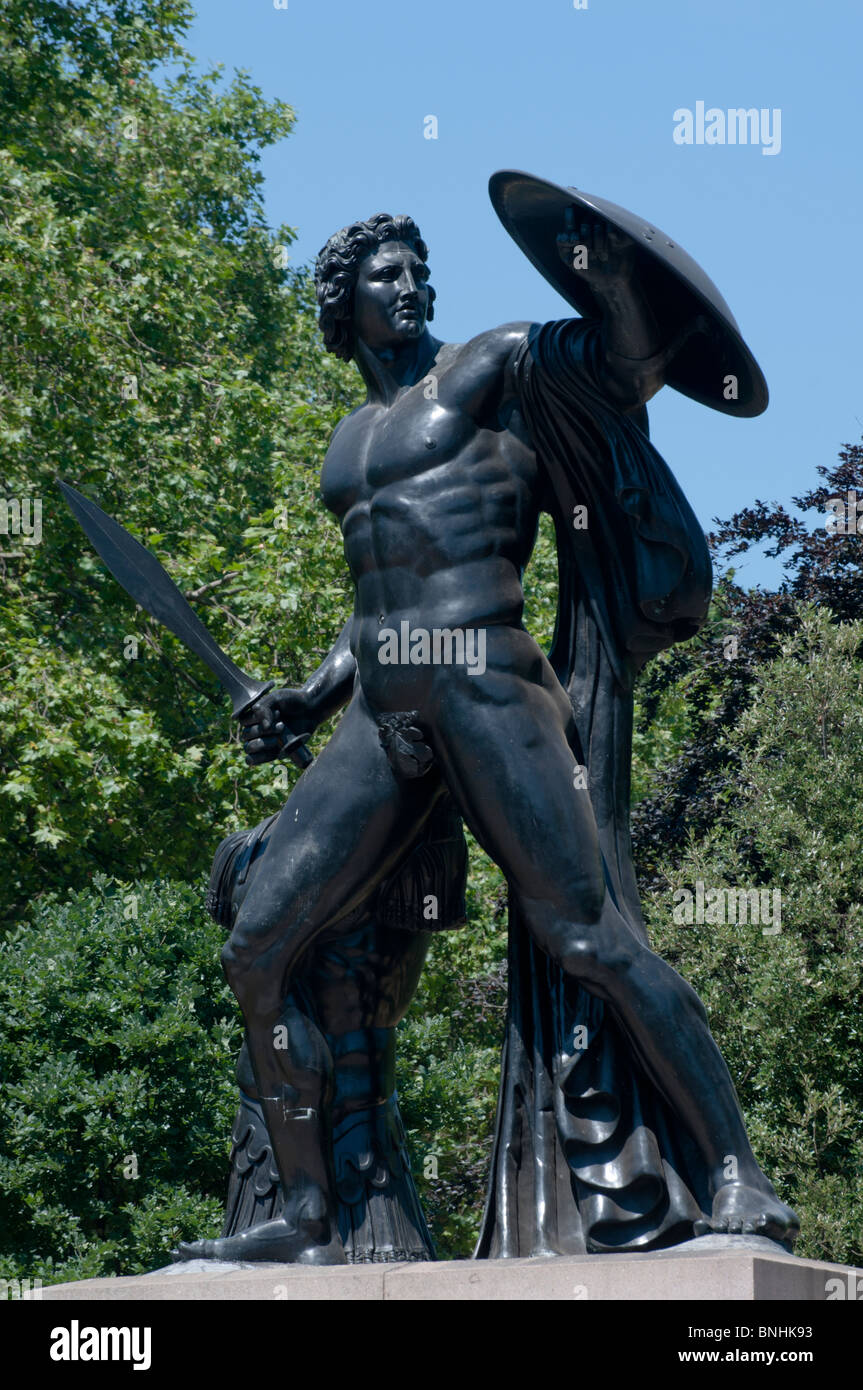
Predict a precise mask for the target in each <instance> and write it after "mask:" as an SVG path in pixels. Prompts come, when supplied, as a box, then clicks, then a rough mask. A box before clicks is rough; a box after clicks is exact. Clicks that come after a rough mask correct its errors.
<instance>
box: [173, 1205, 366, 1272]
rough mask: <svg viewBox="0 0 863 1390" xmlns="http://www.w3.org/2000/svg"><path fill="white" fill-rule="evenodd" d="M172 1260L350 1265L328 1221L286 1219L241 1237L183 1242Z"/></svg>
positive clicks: (269, 1223) (257, 1227)
mask: <svg viewBox="0 0 863 1390" xmlns="http://www.w3.org/2000/svg"><path fill="white" fill-rule="evenodd" d="M171 1259H172V1260H174V1261H175V1262H178V1261H180V1260H229V1261H231V1262H237V1261H243V1260H262V1261H269V1262H270V1263H274V1264H303V1265H343V1264H347V1256H346V1255H345V1249H344V1246H343V1245H342V1242H341V1240H340V1239H339V1236H338V1233H337V1232H336V1231H335V1228H334V1227H333V1225H332V1223H331V1222H330V1221H329V1220H327V1219H323V1220H309V1219H308V1218H305V1219H303V1220H300V1221H291V1220H289V1219H288V1220H286V1219H285V1217H283V1216H282V1217H279V1218H278V1219H277V1220H275V1221H266V1222H264V1223H263V1224H262V1225H260V1226H252V1227H251V1228H250V1229H249V1230H248V1231H241V1232H240V1233H239V1235H235V1236H220V1237H219V1238H218V1239H217V1240H192V1241H183V1243H182V1244H181V1245H180V1247H179V1249H177V1250H172V1251H171Z"/></svg>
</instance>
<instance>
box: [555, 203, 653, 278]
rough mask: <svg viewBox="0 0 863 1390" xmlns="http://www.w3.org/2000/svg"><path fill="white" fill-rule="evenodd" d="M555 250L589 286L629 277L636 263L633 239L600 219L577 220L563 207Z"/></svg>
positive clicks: (572, 211)
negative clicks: (562, 226) (562, 225)
mask: <svg viewBox="0 0 863 1390" xmlns="http://www.w3.org/2000/svg"><path fill="white" fill-rule="evenodd" d="M557 252H558V255H559V256H560V258H561V260H562V261H563V263H564V265H566V266H567V267H568V268H569V269H570V270H572V271H574V272H575V273H576V274H577V275H581V276H582V277H583V278H584V279H585V280H586V281H587V282H588V284H590V285H602V284H607V283H608V282H609V281H611V280H628V279H629V277H630V276H631V274H632V271H633V268H634V266H635V242H634V241H633V240H632V237H630V236H627V235H626V233H625V232H619V231H618V230H617V228H616V227H612V226H611V225H610V224H609V223H608V222H606V221H604V220H603V219H601V218H597V219H595V220H590V219H582V220H581V221H580V222H576V218H575V209H574V208H571V207H570V208H567V210H566V228H565V230H564V231H562V232H561V233H560V234H559V235H558V238H557Z"/></svg>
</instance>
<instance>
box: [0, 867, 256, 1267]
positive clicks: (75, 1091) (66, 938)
mask: <svg viewBox="0 0 863 1390" xmlns="http://www.w3.org/2000/svg"><path fill="white" fill-rule="evenodd" d="M202 888H203V885H202V884H201V882H200V881H198V880H194V879H193V880H192V881H191V882H190V883H189V884H180V883H171V884H166V883H158V882H152V883H143V884H137V883H133V884H130V885H126V886H124V885H122V884H119V883H115V882H112V881H110V880H108V879H106V878H104V877H102V876H101V875H99V876H97V878H96V880H95V882H94V885H93V888H92V889H87V890H84V891H82V892H80V893H77V894H73V895H71V896H70V897H69V898H68V900H67V901H65V902H58V901H56V900H52V899H51V898H50V897H43V898H42V899H41V900H40V902H39V904H38V905H37V907H36V908H35V911H34V915H33V920H32V921H31V922H30V923H28V925H27V926H21V927H18V928H15V929H14V930H13V931H12V932H10V933H8V934H7V935H6V937H5V938H4V939H3V940H2V942H0V1017H2V1019H3V1029H2V1032H0V1070H2V1074H3V1088H2V1093H0V1209H2V1213H3V1221H2V1245H0V1277H6V1278H14V1277H17V1276H18V1275H19V1274H20V1275H21V1276H22V1277H28V1278H41V1279H42V1280H43V1281H45V1282H56V1281H57V1280H59V1279H76V1278H82V1279H83V1278H93V1277H96V1276H97V1275H102V1274H111V1273H115V1272H118V1271H119V1272H124V1273H134V1272H144V1271H146V1270H147V1269H153V1268H156V1267H158V1266H159V1265H162V1264H166V1263H167V1261H168V1252H169V1251H170V1250H171V1249H172V1248H173V1247H174V1246H175V1245H176V1243H177V1241H178V1239H179V1240H182V1239H186V1238H194V1237H196V1236H198V1235H199V1234H200V1233H201V1231H202V1230H212V1229H216V1230H217V1229H218V1227H219V1225H220V1208H221V1204H222V1203H223V1201H224V1195H225V1191H226V1186H227V1173H228V1155H229V1152H230V1132H231V1123H232V1121H233V1117H234V1113H235V1110H236V1103H237V1093H236V1087H235V1085H234V1082H233V1076H232V1064H233V1059H234V1058H235V1056H236V1053H237V1051H238V1049H239V1045H240V1041H241V1038H242V1031H241V1027H240V1023H239V1020H238V1017H237V1010H236V1006H235V1004H234V999H233V996H232V995H231V993H230V991H229V989H228V987H227V985H226V984H225V981H224V979H223V977H222V972H221V969H220V966H219V947H220V944H221V937H222V933H221V930H220V929H219V928H218V927H217V926H216V924H215V923H214V922H213V921H212V920H211V919H210V918H209V917H208V916H207V914H206V913H205V912H204V911H203V907H202V902H203V892H202Z"/></svg>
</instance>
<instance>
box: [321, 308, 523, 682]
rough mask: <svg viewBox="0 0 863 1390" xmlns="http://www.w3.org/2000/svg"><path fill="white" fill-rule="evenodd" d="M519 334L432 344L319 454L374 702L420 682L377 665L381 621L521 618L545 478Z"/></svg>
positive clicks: (511, 330) (415, 624)
mask: <svg viewBox="0 0 863 1390" xmlns="http://www.w3.org/2000/svg"><path fill="white" fill-rule="evenodd" d="M528 328H529V325H528V324H526V323H525V324H509V325H505V326H504V327H503V328H499V329H495V330H493V331H491V332H489V333H484V334H481V335H480V336H479V337H477V338H474V339H472V340H471V341H470V342H469V343H467V344H465V345H463V346H456V345H452V344H444V345H442V346H441V348H440V350H439V351H438V354H437V357H436V359H435V361H434V363H433V364H432V365H431V366H430V367H429V368H428V369H427V371H426V373H425V375H424V376H423V377H422V378H421V379H420V380H419V381H418V382H417V383H416V384H415V385H413V386H410V387H407V388H403V389H402V390H400V391H399V393H398V395H397V396H396V398H395V399H394V400H393V401H392V402H391V403H390V404H389V405H384V404H379V403H369V404H366V405H364V406H362V407H360V408H359V410H357V411H355V412H354V413H353V414H352V415H350V416H349V417H348V418H347V419H346V420H345V421H344V422H343V423H342V425H341V426H340V427H339V428H338V430H337V431H336V434H335V436H334V438H333V442H332V444H331V446H330V449H329V451H328V453H327V457H326V459H325V461H324V468H323V473H322V477H321V488H322V492H323V497H324V501H325V503H326V505H327V506H328V507H329V509H330V510H331V511H332V512H333V513H334V514H335V515H336V517H337V518H338V520H339V523H340V525H341V528H342V533H343V535H344V543H345V555H346V558H347V561H348V564H349V566H350V570H351V573H352V575H353V578H354V581H355V583H356V620H355V624H354V629H353V638H352V649H353V652H354V656H355V657H356V660H357V664H358V668H359V673H360V680H361V683H362V685H363V689H364V690H365V692H366V694H367V695H368V697H369V698H370V699H371V700H373V702H374V703H375V704H376V705H377V706H378V707H379V708H391V709H396V708H406V707H408V706H406V704H405V701H406V700H409V699H410V698H411V695H412V691H413V687H414V686H416V684H417V683H418V681H419V680H421V678H422V673H421V672H418V671H417V670H416V668H410V667H407V668H399V669H396V668H394V667H392V666H382V665H381V663H380V661H379V653H380V645H381V644H380V633H381V630H382V629H386V628H389V629H394V630H396V631H401V628H400V625H401V624H402V623H403V622H404V621H407V622H408V623H409V624H410V627H411V629H419V628H422V629H425V630H427V631H431V630H433V629H434V628H450V629H455V628H475V629H477V628H488V627H490V626H497V625H506V626H510V627H518V626H519V625H520V623H521V616H522V609H523V603H524V598H523V593H522V587H521V575H522V570H523V568H524V566H525V564H526V563H527V561H528V559H529V557H530V553H531V550H532V548H533V544H534V540H535V537H536V528H537V521H538V515H539V510H540V504H541V500H542V499H541V480H540V475H539V470H538V466H537V462H536V458H535V455H534V452H533V449H532V447H531V445H530V442H529V439H528V436H527V432H526V429H525V427H524V423H523V421H522V419H521V417H520V415H519V412H518V410H517V407H516V403H515V400H514V398H513V397H512V395H511V392H510V391H509V389H508V382H509V372H508V370H507V364H508V363H509V362H510V361H511V358H512V355H513V352H514V351H515V350H516V348H517V347H518V345H519V343H520V342H521V341H522V340H523V339H524V336H525V334H526V333H527V331H528ZM435 388H436V390H435Z"/></svg>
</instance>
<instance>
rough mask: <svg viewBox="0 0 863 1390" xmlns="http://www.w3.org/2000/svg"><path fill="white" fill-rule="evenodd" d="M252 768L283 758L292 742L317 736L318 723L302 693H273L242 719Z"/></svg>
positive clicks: (265, 696)
mask: <svg viewBox="0 0 863 1390" xmlns="http://www.w3.org/2000/svg"><path fill="white" fill-rule="evenodd" d="M240 725H241V727H242V739H243V743H244V744H245V749H246V762H247V763H248V764H249V766H250V767H258V766H259V764H261V763H269V762H272V761H273V760H274V759H275V758H279V757H281V755H282V753H283V752H284V751H285V749H286V748H287V746H288V744H289V743H290V742H291V740H292V739H294V738H296V737H297V735H299V736H300V737H302V738H303V739H305V738H307V737H308V735H309V734H312V733H314V731H315V729H316V728H317V725H318V721H317V719H316V718H315V717H314V714H313V713H312V710H311V708H310V706H309V700H308V696H306V695H305V694H304V693H303V692H302V690H270V691H269V692H268V693H267V694H266V695H262V696H261V698H260V700H258V702H257V704H254V705H252V707H251V709H249V710H247V711H246V713H245V714H244V715H243V716H242V717H241V719H240Z"/></svg>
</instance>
